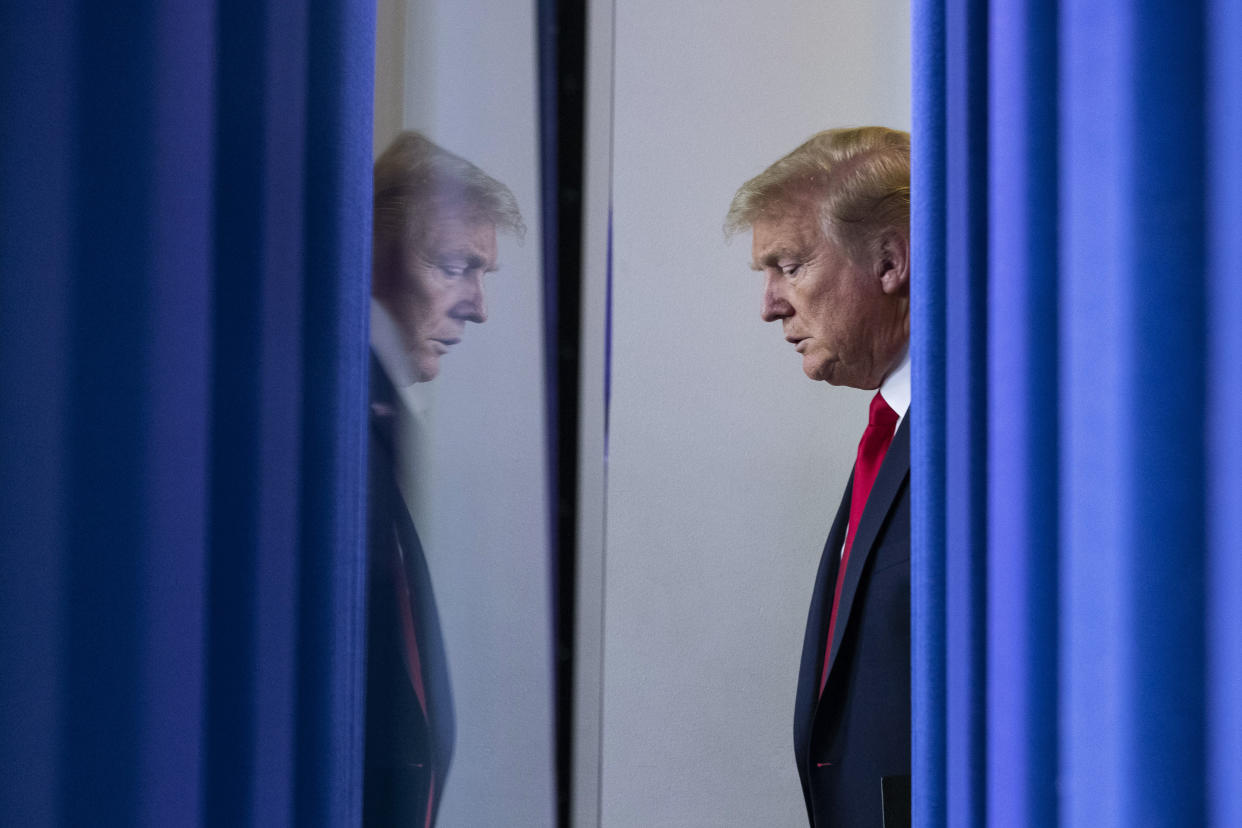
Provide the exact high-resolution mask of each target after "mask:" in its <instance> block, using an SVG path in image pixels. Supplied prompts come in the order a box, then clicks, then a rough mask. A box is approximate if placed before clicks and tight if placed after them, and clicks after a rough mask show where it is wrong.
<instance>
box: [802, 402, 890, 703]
mask: <svg viewBox="0 0 1242 828" xmlns="http://www.w3.org/2000/svg"><path fill="white" fill-rule="evenodd" d="M898 419H899V418H898V416H897V412H896V411H894V410H893V409H891V408H889V407H888V403H886V402H884V398H883V397H881V396H880V393H879V392H878V391H877V392H876V395H875V397H873V398H872V400H871V413H870V416H869V417H868V419H867V428H866V430H865V431H863V436H862V439H861V440H859V441H858V460H857V461H856V462H855V463H854V488H853V491H852V493H851V495H850V522H849V526H848V528H847V529H846V532H845V551H844V552H842V553H841V565H840V566H839V567H838V568H837V586H836V589H835V590H834V591H833V593H832V615H831V616H829V621H828V643H827V644H825V645H824V670H823V672H822V673H821V674H820V677H819V692H820V693H823V692H824V683H825V682H826V681H827V680H828V657H829V656H830V655H831V654H832V635H833V631H834V630H835V629H836V626H837V608H838V605H840V603H841V585H842V584H844V583H845V567H846V565H847V564H848V563H849V560H850V547H852V546H853V545H854V533H855V532H857V531H858V521H859V519H860V518H861V517H862V513H863V507H865V506H866V505H867V496H868V495H870V494H871V487H872V486H874V485H875V478H876V476H877V475H878V474H879V473H880V465H881V464H882V463H883V462H884V454H885V452H887V451H888V444H889V443H891V442H893V431H894V429H895V428H896V426H897V420H898Z"/></svg>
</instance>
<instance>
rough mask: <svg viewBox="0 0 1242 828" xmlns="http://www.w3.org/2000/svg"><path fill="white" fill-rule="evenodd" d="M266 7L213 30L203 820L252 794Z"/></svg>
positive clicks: (217, 817) (219, 816) (246, 810)
mask: <svg viewBox="0 0 1242 828" xmlns="http://www.w3.org/2000/svg"><path fill="white" fill-rule="evenodd" d="M264 19H265V14H264V6H263V5H258V6H256V5H255V4H254V3H251V2H247V0H221V2H220V3H219V5H218V7H217V17H216V27H217V39H216V100H215V108H216V132H215V153H214V154H215V159H216V160H215V189H214V196H215V204H214V210H213V214H212V218H213V231H214V237H213V250H212V253H213V258H214V262H213V265H212V276H213V289H212V320H211V337H212V346H211V347H212V358H211V366H212V368H211V370H212V374H211V409H210V416H211V426H210V429H211V430H210V435H211V442H210V460H209V476H210V481H209V492H210V505H209V518H208V519H209V541H208V562H207V578H208V583H207V621H206V624H207V702H206V711H205V719H204V727H205V733H204V738H203V744H204V748H205V751H206V761H205V762H204V766H203V767H204V771H203V772H204V774H205V780H204V785H203V795H204V810H203V814H204V820H205V822H206V823H207V824H208V825H240V824H243V823H245V822H247V821H248V817H249V814H250V812H251V806H252V802H253V799H254V783H253V778H254V762H255V745H254V732H255V716H254V705H253V698H254V682H255V639H256V633H257V630H256V617H257V616H256V613H257V607H256V583H255V578H256V575H257V572H256V555H257V551H258V550H257V536H258V513H257V507H258V501H259V492H258V481H259V479H260V476H259V469H258V455H257V452H258V445H257V442H258V441H257V433H258V432H257V429H258V425H259V394H260V389H259V362H260V359H259V358H260V351H259V346H260V337H259V333H260V331H259V328H260V319H261V314H262V309H261V297H262V284H263V276H264V274H263V237H262V228H263V210H264V198H263V193H264V188H263V172H264V170H263V141H262V136H263V135H264V129H263V124H264V121H265V119H264V105H265V100H264V88H263V86H264V84H263V79H264V77H265V76H266V74H265V72H264V55H265V49H266V45H267V44H266V41H265V33H264Z"/></svg>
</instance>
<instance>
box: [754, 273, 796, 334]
mask: <svg viewBox="0 0 1242 828" xmlns="http://www.w3.org/2000/svg"><path fill="white" fill-rule="evenodd" d="M759 315H760V316H762V317H763V321H764V322H775V321H776V320H778V319H784V318H785V317H786V316H789V303H788V302H787V301H785V297H784V296H783V295H782V293H781V290H780V283H779V282H778V281H777V280H776V279H774V278H772V276H771V275H770V274H769V275H767V276H765V277H764V279H763V306H762V307H761V308H760V309H759Z"/></svg>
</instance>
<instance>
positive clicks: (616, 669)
mask: <svg viewBox="0 0 1242 828" xmlns="http://www.w3.org/2000/svg"><path fill="white" fill-rule="evenodd" d="M615 37H616V41H615V49H616V64H615V79H614V82H615V111H614V114H613V117H614V126H613V128H614V157H613V186H614V192H613V210H614V225H613V227H614V248H613V250H614V259H613V266H614V287H613V298H614V301H613V314H614V317H613V319H614V339H613V351H612V379H613V386H612V393H613V396H612V408H611V433H610V440H611V451H610V455H609V460H608V472H609V475H608V496H607V530H606V531H607V535H606V537H607V540H606V559H605V584H606V599H605V615H604V665H603V667H604V678H603V688H604V689H603V730H602V743H603V744H602V768H603V770H602V793H601V806H602V824H603V825H605V826H608V827H609V828H623V827H625V826H644V827H645V826H713V827H715V826H779V825H791V826H792V825H805V821H806V815H805V809H804V807H803V803H802V794H801V790H800V787H799V784H798V778H797V773H796V771H795V769H794V763H793V748H792V735H791V733H792V716H793V701H794V699H793V696H794V683H795V677H796V675H797V669H798V659H799V653H800V649H801V645H802V633H803V626H804V624H805V620H806V610H807V605H808V603H809V600H810V594H811V587H812V580H813V577H814V573H815V569H816V566H817V563H818V560H819V555H820V551H821V548H822V544H823V541H824V538H825V536H826V534H827V532H828V528H829V524H830V523H831V520H832V517H833V514H834V512H835V509H836V505H837V503H838V500H839V498H840V494H841V489H842V487H843V486H844V484H845V481H846V478H847V477H848V474H849V469H850V465H851V463H852V458H853V454H854V451H855V449H856V446H857V440H858V435H859V434H860V433H861V431H862V428H863V426H864V425H865V423H866V405H867V399H868V395H867V394H865V393H863V392H856V391H850V390H841V389H834V388H831V387H829V386H827V385H825V384H822V383H812V382H811V381H809V380H807V379H806V378H805V376H804V375H803V374H802V371H801V367H800V366H801V360H800V358H799V357H798V355H797V354H795V353H794V352H793V351H792V349H791V347H790V346H789V345H788V344H787V343H785V342H784V341H783V339H782V336H781V333H780V330H779V328H778V327H776V326H774V325H765V324H764V323H762V322H761V321H760V319H759V301H760V287H761V283H760V277H759V276H758V275H757V274H755V273H753V272H751V271H750V270H749V268H748V266H747V265H748V262H749V257H750V239H749V236H746V237H739V238H738V239H736V240H734V242H733V243H732V244H731V245H728V246H726V245H725V244H724V242H723V241H722V236H721V223H722V220H723V218H724V214H725V211H726V209H727V208H728V204H729V201H730V199H731V197H732V195H733V193H734V191H735V190H736V188H737V187H738V186H739V185H740V184H741V183H742V182H743V181H744V180H745V179H747V178H749V177H750V176H752V175H754V174H756V173H758V172H759V171H760V170H761V169H763V168H764V167H765V166H767V164H769V163H771V162H772V161H774V160H776V159H777V158H778V157H779V156H780V155H782V154H784V153H785V152H787V151H789V150H790V149H792V148H793V147H794V146H796V145H797V144H798V143H800V142H801V141H802V140H803V139H805V138H807V137H808V136H810V135H811V134H812V133H814V132H816V131H817V130H820V129H824V128H827V127H830V126H847V125H858V124H869V123H878V124H885V125H889V126H895V127H900V128H905V129H908V128H909V123H910V112H909V107H910V83H909V74H910V55H909V9H908V3H907V2H906V0H827V1H826V2H797V0H762V2H761V1H760V0H711V1H710V2H709V0H699V2H688V1H687V2H677V3H669V2H667V0H616V17H615Z"/></svg>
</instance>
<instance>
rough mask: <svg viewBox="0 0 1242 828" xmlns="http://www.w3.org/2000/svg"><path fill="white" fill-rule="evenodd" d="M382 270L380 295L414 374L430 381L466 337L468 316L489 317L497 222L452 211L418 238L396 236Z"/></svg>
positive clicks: (377, 295)
mask: <svg viewBox="0 0 1242 828" xmlns="http://www.w3.org/2000/svg"><path fill="white" fill-rule="evenodd" d="M380 261H382V262H383V265H382V266H383V267H385V268H387V269H388V270H387V272H385V273H383V274H379V273H377V274H376V278H375V280H374V285H375V291H374V292H375V298H376V299H378V300H379V301H380V302H381V303H382V304H383V305H384V306H385V307H386V308H387V309H388V312H389V313H390V314H392V317H393V319H394V320H395V321H396V323H397V327H398V328H399V330H400V333H401V341H402V345H403V347H404V349H405V354H406V358H407V359H408V360H409V368H410V376H411V377H412V378H413V379H414V381H415V382H426V381H427V380H430V379H434V378H435V376H436V375H437V374H438V373H440V357H442V356H444V354H446V353H448V351H449V349H450V348H451V347H453V346H454V345H456V344H457V343H458V342H460V341H461V338H462V334H463V333H464V332H465V328H466V323H467V322H479V323H482V322H486V321H487V307H486V304H485V302H484V296H483V276H484V274H487V273H491V272H493V271H495V270H496V226H495V225H494V224H492V223H491V222H488V221H478V220H470V219H467V218H462V217H460V216H453V215H447V216H442V217H438V218H436V219H433V220H432V221H431V222H430V223H429V224H427V225H426V226H425V227H424V228H423V230H422V232H421V234H418V235H416V236H415V238H414V240H413V241H412V242H409V243H407V244H401V243H399V242H392V243H391V248H390V249H389V250H388V251H386V254H385V255H384V258H383V259H382V260H380Z"/></svg>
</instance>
